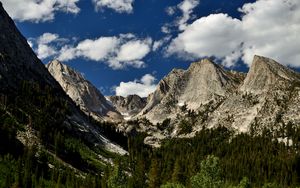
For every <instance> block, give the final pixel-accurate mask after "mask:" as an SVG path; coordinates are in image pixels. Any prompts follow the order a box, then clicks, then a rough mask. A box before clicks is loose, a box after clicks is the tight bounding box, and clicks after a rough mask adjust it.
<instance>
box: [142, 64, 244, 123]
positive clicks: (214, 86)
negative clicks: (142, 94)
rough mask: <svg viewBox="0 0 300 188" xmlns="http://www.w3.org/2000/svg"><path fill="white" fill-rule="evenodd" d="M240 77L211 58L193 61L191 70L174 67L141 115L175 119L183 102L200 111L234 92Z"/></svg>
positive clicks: (154, 119)
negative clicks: (207, 104)
mask: <svg viewBox="0 0 300 188" xmlns="http://www.w3.org/2000/svg"><path fill="white" fill-rule="evenodd" d="M241 79H243V78H239V77H238V76H237V75H235V74H233V73H231V72H229V71H225V70H224V69H223V68H222V67H220V66H219V65H216V64H215V63H213V62H212V61H211V60H209V59H204V60H202V61H200V62H196V63H192V64H191V66H190V67H189V68H188V70H178V69H174V70H172V72H171V73H169V74H168V75H167V76H166V77H165V78H163V79H162V80H161V81H160V82H159V84H158V87H157V89H156V91H155V92H154V93H153V94H152V95H151V96H150V97H149V102H148V104H147V105H146V107H145V108H144V109H143V110H142V112H141V113H140V114H139V115H143V116H145V117H146V118H148V119H149V120H150V121H152V122H154V123H155V122H161V121H163V120H164V119H166V118H174V117H175V116H176V113H178V111H179V107H181V106H183V105H186V106H187V108H188V109H191V110H197V109H198V108H199V107H200V106H201V105H203V104H206V103H208V102H209V101H212V100H219V99H221V98H223V97H226V96H227V95H228V94H230V93H232V92H233V91H235V90H236V89H237V87H238V85H239V83H240V81H241Z"/></svg>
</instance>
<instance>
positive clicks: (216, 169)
mask: <svg viewBox="0 0 300 188" xmlns="http://www.w3.org/2000/svg"><path fill="white" fill-rule="evenodd" d="M222 183H223V181H222V178H221V169H220V165H219V158H218V157H215V156H213V155H209V156H207V158H206V159H205V160H203V161H202V162H201V169H200V172H199V173H197V174H196V175H195V176H193V177H192V178H191V184H192V187H193V188H220V187H221V186H222Z"/></svg>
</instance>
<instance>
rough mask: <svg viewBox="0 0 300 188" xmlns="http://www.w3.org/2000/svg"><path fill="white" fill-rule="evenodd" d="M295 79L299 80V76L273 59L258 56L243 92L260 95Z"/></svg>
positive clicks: (242, 87)
mask: <svg viewBox="0 0 300 188" xmlns="http://www.w3.org/2000/svg"><path fill="white" fill-rule="evenodd" d="M295 79H299V75H297V73H295V72H294V71H292V70H290V69H288V68H287V67H285V66H283V65H281V64H279V63H277V62H276V61H274V60H272V59H269V58H266V57H262V56H257V55H256V56H254V59H253V62H252V65H251V68H250V70H249V72H248V74H247V77H246V79H245V81H244V83H243V85H242V86H241V91H245V92H251V93H257V94H259V93H263V92H266V91H268V90H270V89H271V88H272V87H276V86H280V85H282V84H284V83H285V82H292V81H294V80H295Z"/></svg>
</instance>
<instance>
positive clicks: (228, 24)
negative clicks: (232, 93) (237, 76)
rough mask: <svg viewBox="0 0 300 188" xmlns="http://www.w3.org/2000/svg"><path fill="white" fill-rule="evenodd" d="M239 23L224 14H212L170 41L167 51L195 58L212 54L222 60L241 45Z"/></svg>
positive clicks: (197, 21)
mask: <svg viewBox="0 0 300 188" xmlns="http://www.w3.org/2000/svg"><path fill="white" fill-rule="evenodd" d="M240 23H241V22H240V20H238V19H233V18H231V17H229V16H228V15H226V14H212V15H209V16H207V17H203V18H200V19H198V20H196V21H195V22H193V23H192V24H191V25H189V26H188V27H187V28H186V30H185V31H184V32H182V33H180V34H179V35H178V37H177V38H175V39H174V40H173V41H172V43H171V45H170V46H169V48H168V51H169V53H186V52H187V53H189V54H190V55H192V56H193V57H196V58H197V57H199V56H200V57H205V56H211V55H212V54H214V55H215V56H216V57H218V58H222V57H224V56H226V55H227V54H230V53H231V52H233V51H235V50H236V48H237V47H238V46H239V45H240V44H241V41H242V35H243V32H241V31H242V25H241V24H240ZM224 34H226V36H224Z"/></svg>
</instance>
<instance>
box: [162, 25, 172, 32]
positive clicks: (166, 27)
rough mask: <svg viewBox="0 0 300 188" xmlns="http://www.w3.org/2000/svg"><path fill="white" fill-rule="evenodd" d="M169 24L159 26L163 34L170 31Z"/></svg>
mask: <svg viewBox="0 0 300 188" xmlns="http://www.w3.org/2000/svg"><path fill="white" fill-rule="evenodd" d="M170 27H171V26H170V25H169V24H165V25H163V26H162V27H161V32H163V33H165V34H169V33H171V29H170Z"/></svg>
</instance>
